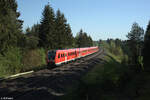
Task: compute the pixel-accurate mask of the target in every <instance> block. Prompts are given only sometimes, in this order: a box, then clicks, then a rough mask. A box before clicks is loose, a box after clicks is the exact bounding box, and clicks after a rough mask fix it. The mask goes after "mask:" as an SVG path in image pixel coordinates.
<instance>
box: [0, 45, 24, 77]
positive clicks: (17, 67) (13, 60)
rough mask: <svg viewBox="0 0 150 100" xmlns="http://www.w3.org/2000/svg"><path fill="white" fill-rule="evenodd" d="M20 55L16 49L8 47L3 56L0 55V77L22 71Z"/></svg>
mask: <svg viewBox="0 0 150 100" xmlns="http://www.w3.org/2000/svg"><path fill="white" fill-rule="evenodd" d="M21 59H22V54H21V50H20V49H19V48H17V47H9V48H8V50H7V51H6V52H5V53H4V55H0V77H3V76H7V75H11V74H15V73H18V72H20V71H21V70H22V68H23V66H22V64H21Z"/></svg>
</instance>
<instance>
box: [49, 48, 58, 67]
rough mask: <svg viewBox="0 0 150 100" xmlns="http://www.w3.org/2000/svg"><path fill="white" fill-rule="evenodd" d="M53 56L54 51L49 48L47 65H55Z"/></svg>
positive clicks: (54, 54)
mask: <svg viewBox="0 0 150 100" xmlns="http://www.w3.org/2000/svg"><path fill="white" fill-rule="evenodd" d="M55 56H56V51H55V50H51V51H48V52H47V65H48V66H51V65H55Z"/></svg>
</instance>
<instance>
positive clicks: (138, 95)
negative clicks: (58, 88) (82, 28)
mask: <svg viewBox="0 0 150 100" xmlns="http://www.w3.org/2000/svg"><path fill="white" fill-rule="evenodd" d="M102 46H103V48H105V51H106V56H105V57H104V58H103V60H104V64H97V65H95V67H94V68H93V69H92V70H91V71H90V72H89V73H87V74H86V75H85V76H83V77H82V79H81V81H80V82H79V84H78V86H75V87H74V88H69V89H68V94H67V95H65V96H64V97H63V99H64V100H128V99H129V98H130V99H132V100H133V99H136V100H148V99H147V98H150V96H149V95H148V94H149V93H150V91H149V89H150V86H149V85H148V84H149V83H150V81H149V79H150V75H149V74H147V73H145V72H142V73H138V74H137V73H136V72H135V71H134V69H132V68H130V67H129V65H128V64H127V61H128V56H127V55H125V54H124V53H123V50H122V48H121V47H120V46H116V45H115V43H111V44H108V43H106V42H103V45H102ZM145 82H146V83H145ZM144 89H147V90H144Z"/></svg>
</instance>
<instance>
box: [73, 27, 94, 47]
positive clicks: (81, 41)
mask: <svg viewBox="0 0 150 100" xmlns="http://www.w3.org/2000/svg"><path fill="white" fill-rule="evenodd" d="M76 45H77V47H90V46H93V40H92V38H91V37H90V36H87V33H86V32H83V31H82V29H81V30H80V32H79V33H77V36H76Z"/></svg>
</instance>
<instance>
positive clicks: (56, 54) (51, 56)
mask: <svg viewBox="0 0 150 100" xmlns="http://www.w3.org/2000/svg"><path fill="white" fill-rule="evenodd" d="M98 50H99V48H98V47H87V48H74V49H66V50H50V51H48V52H47V57H46V61H47V65H56V66H58V65H61V64H62V63H66V62H69V61H73V60H75V59H78V58H81V57H85V56H87V55H90V54H93V53H95V52H97V51H98Z"/></svg>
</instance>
